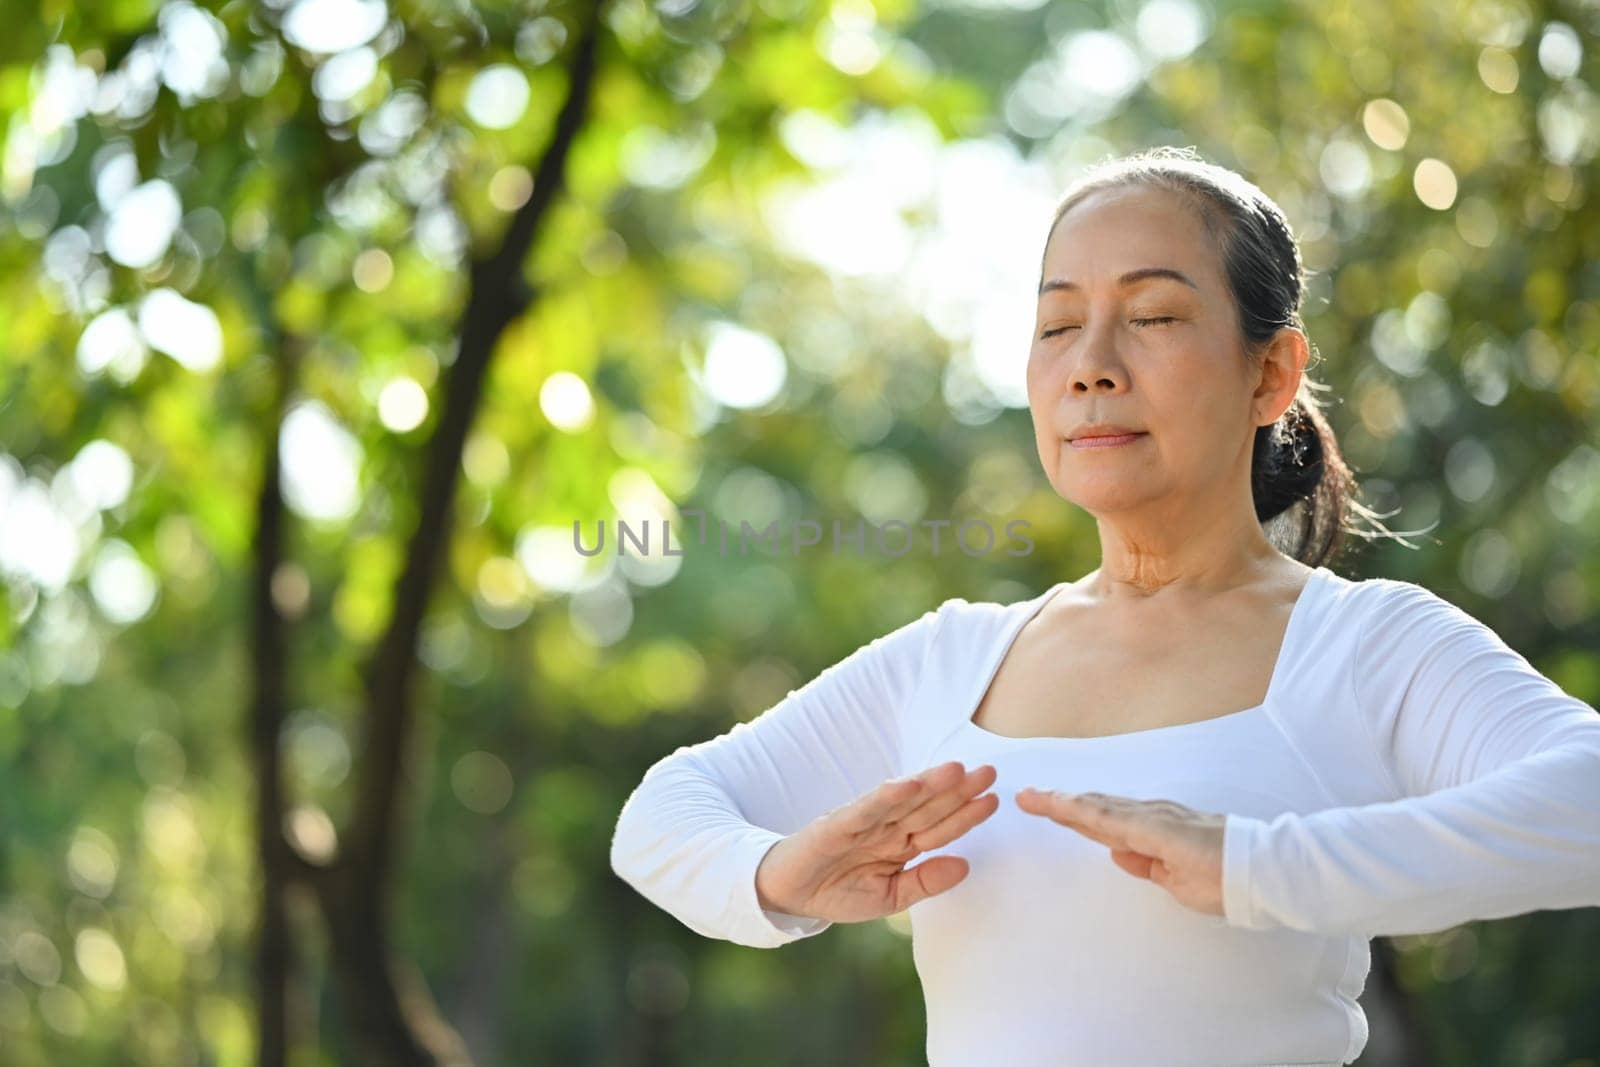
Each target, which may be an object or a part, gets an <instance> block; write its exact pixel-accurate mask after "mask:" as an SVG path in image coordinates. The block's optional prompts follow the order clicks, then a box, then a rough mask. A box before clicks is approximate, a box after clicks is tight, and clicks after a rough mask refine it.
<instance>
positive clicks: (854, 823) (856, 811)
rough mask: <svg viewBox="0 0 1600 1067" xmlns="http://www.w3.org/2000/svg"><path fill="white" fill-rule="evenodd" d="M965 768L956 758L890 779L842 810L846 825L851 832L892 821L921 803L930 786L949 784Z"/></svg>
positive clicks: (866, 831)
mask: <svg viewBox="0 0 1600 1067" xmlns="http://www.w3.org/2000/svg"><path fill="white" fill-rule="evenodd" d="M963 770H964V768H963V767H962V765H961V764H960V763H959V762H957V761H951V762H949V763H941V764H939V765H938V766H936V767H930V768H928V769H927V770H924V771H921V772H919V773H917V774H912V775H906V776H904V777H900V778H890V779H889V780H888V781H886V782H883V783H882V784H881V785H879V786H878V787H877V788H876V789H874V790H873V791H872V792H870V793H868V794H867V795H866V796H864V797H862V798H861V799H860V800H858V801H857V802H855V803H853V804H850V805H848V806H846V807H845V808H843V809H841V815H842V816H843V820H844V827H845V829H846V830H848V831H850V832H851V833H856V834H860V833H868V832H870V831H872V830H875V829H877V828H878V827H879V826H881V825H883V824H884V823H886V822H893V821H894V820H896V819H899V818H901V817H902V816H904V815H905V814H906V813H907V812H909V811H912V810H913V809H915V808H916V806H917V805H918V804H919V803H921V801H922V798H923V796H924V794H925V793H927V792H928V791H929V790H930V788H936V787H938V786H940V785H948V784H949V782H950V779H951V777H952V776H955V777H958V778H959V776H960V775H961V773H962V772H963Z"/></svg>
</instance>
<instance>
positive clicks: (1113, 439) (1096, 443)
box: [1067, 430, 1149, 448]
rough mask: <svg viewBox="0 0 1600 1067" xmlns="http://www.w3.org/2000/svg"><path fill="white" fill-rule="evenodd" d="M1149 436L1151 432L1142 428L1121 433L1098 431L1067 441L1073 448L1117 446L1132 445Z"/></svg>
mask: <svg viewBox="0 0 1600 1067" xmlns="http://www.w3.org/2000/svg"><path fill="white" fill-rule="evenodd" d="M1148 436H1149V434H1147V433H1145V432H1144V431H1142V430H1141V431H1135V432H1131V433H1120V434H1115V433H1114V434H1106V433H1099V432H1096V433H1093V434H1085V435H1084V436H1082V437H1075V438H1071V439H1069V440H1068V442H1067V443H1068V444H1069V445H1071V446H1072V447H1073V448H1117V447H1120V446H1122V445H1131V444H1133V443H1135V442H1137V441H1142V440H1143V439H1144V438H1146V437H1148Z"/></svg>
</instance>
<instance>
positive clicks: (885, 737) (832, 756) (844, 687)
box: [611, 601, 949, 948]
mask: <svg viewBox="0 0 1600 1067" xmlns="http://www.w3.org/2000/svg"><path fill="white" fill-rule="evenodd" d="M946 603H949V601H946ZM941 608H942V605H941ZM939 618H940V614H939V609H936V610H933V611H928V612H926V613H925V614H923V615H922V616H921V617H920V618H918V619H916V620H914V621H912V622H910V623H907V624H906V625H904V626H902V627H900V628H899V629H897V630H894V631H892V632H890V633H887V634H884V635H883V636H881V637H878V638H877V639H875V640H873V641H872V642H870V643H869V644H866V645H863V646H862V647H860V648H858V649H856V650H855V651H854V652H852V653H851V654H850V655H849V656H847V657H845V658H844V659H842V660H840V661H839V662H837V663H835V664H833V665H832V666H831V667H828V668H827V669H826V670H824V671H822V672H821V673H820V674H819V675H817V676H816V677H815V678H814V679H812V680H811V681H810V682H809V683H807V684H806V685H805V686H803V687H802V688H800V689H797V690H791V691H790V692H789V694H788V695H787V696H786V697H785V698H784V699H783V700H781V701H779V702H778V703H777V704H775V705H773V706H772V707H770V708H768V709H767V710H766V711H764V712H762V713H761V714H760V715H759V716H757V717H756V718H755V719H753V720H751V721H749V722H742V723H739V724H737V725H735V726H734V727H733V728H732V729H731V730H730V731H728V732H727V733H724V734H722V735H720V736H718V737H714V738H711V739H710V740H707V741H702V742H700V743H699V744H695V745H686V746H682V747H680V748H678V749H677V750H676V751H674V752H672V753H671V754H669V755H667V756H665V757H663V758H662V759H660V760H658V761H657V762H656V763H655V764H654V765H652V766H651V767H650V768H649V770H647V771H646V772H645V774H644V777H643V779H642V780H641V781H640V783H639V784H638V786H637V787H635V789H634V790H633V792H632V794H631V795H630V796H629V797H628V799H627V801H626V802H625V803H624V804H623V807H622V811H621V813H620V814H619V816H618V818H617V825H616V830H615V832H614V834H613V837H612V842H611V868H612V870H613V871H615V872H616V873H617V875H618V876H619V877H621V878H622V879H623V880H624V881H626V882H627V883H628V884H629V885H631V886H633V888H634V889H636V890H638V892H639V893H640V894H641V895H643V896H644V897H645V898H646V899H647V900H649V901H650V902H651V903H653V904H655V905H656V906H658V907H660V908H662V909H663V910H665V911H667V912H669V913H670V914H672V915H673V916H674V917H676V918H677V919H678V920H679V921H680V922H682V923H683V924H684V925H685V926H688V927H689V928H690V929H691V930H694V931H695V932H696V933H699V934H702V935H704V936H706V937H714V938H719V939H722V940H727V941H732V942H734V943H736V944H740V945H748V946H750V947H753V948H775V947H777V946H779V945H783V944H787V943H788V942H790V941H795V940H798V939H800V938H802V937H811V936H813V935H815V934H819V933H821V932H822V931H823V930H825V929H827V928H828V927H829V926H831V925H832V923H831V922H829V921H827V920H823V919H814V918H805V917H800V916H792V915H785V914H783V913H781V912H775V911H770V910H767V909H764V908H762V907H761V906H760V903H759V901H758V899H757V896H756V888H755V873H756V868H757V867H758V866H759V865H760V863H761V859H762V857H763V856H765V855H766V853H767V851H768V850H769V849H770V848H771V847H772V846H773V845H775V844H776V843H777V842H778V841H780V840H782V839H783V838H784V837H786V836H787V835H789V834H791V833H793V832H795V831H796V830H799V829H800V828H802V827H803V826H805V825H806V824H807V823H809V822H811V821H812V820H813V819H816V818H817V817H818V816H820V815H823V814H825V813H826V812H829V811H832V810H833V809H835V808H838V807H841V806H843V805H844V804H847V803H849V802H850V801H852V800H854V799H856V798H857V797H859V796H861V795H863V794H865V793H867V792H870V791H871V790H873V789H875V788H877V787H878V786H879V785H880V784H882V782H883V781H885V780H886V779H888V778H892V777H895V776H897V775H898V774H899V773H900V753H901V723H902V720H903V716H904V715H905V714H906V712H907V709H906V704H907V702H908V700H909V697H910V695H911V693H912V691H913V689H914V688H915V685H916V681H917V678H918V676H919V674H920V673H921V668H922V664H923V662H924V659H925V657H926V656H927V654H928V650H929V648H930V647H931V644H932V638H933V634H934V631H935V628H936V626H937V625H938V621H939Z"/></svg>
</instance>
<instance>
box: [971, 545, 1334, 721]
mask: <svg viewBox="0 0 1600 1067" xmlns="http://www.w3.org/2000/svg"><path fill="white" fill-rule="evenodd" d="M1332 573H1333V572H1331V571H1329V570H1328V569H1327V568H1326V567H1323V566H1318V567H1314V568H1312V571H1311V574H1310V575H1308V576H1307V578H1306V581H1305V584H1304V585H1302V586H1301V587H1300V592H1299V593H1297V594H1296V595H1295V600H1294V604H1293V606H1292V607H1291V608H1290V609H1289V621H1288V623H1287V624H1286V625H1285V626H1284V631H1283V641H1282V643H1281V644H1280V645H1279V646H1278V654H1277V657H1276V658H1275V659H1274V660H1273V663H1272V674H1271V675H1270V676H1269V677H1268V679H1267V691H1266V695H1265V696H1264V697H1263V698H1262V700H1261V703H1259V704H1255V705H1252V706H1250V707H1248V708H1240V709H1239V710H1237V711H1229V712H1224V713H1223V714H1221V715H1212V716H1210V717H1209V718H1205V719H1193V720H1190V721H1189V722H1180V723H1172V724H1171V725H1168V726H1151V727H1148V728H1146V729H1143V730H1123V731H1120V732H1118V733H1114V734H1090V735H1088V736H1084V737H1072V736H1063V735H1059V734H1038V735H1035V736H1032V737H1011V736H1009V735H1007V734H997V733H995V732H994V731H993V730H988V729H985V728H984V727H982V726H979V725H978V724H977V723H975V722H973V721H972V717H973V716H974V715H976V714H977V713H978V709H979V707H981V706H982V704H983V701H984V698H985V697H987V696H988V695H989V690H990V689H991V688H992V687H993V686H994V680H995V678H996V676H998V675H999V673H1000V666H1001V664H1003V663H1004V662H1005V660H1006V657H1007V656H1008V655H1010V654H1011V649H1012V648H1013V647H1014V646H1015V645H1016V643H1017V638H1018V637H1019V636H1021V634H1022V630H1023V627H1025V626H1027V625H1028V623H1029V622H1030V621H1032V620H1033V619H1034V618H1035V617H1036V616H1037V615H1038V614H1039V613H1040V612H1041V611H1043V610H1044V607H1045V605H1046V604H1048V603H1050V601H1052V600H1054V599H1055V598H1056V596H1057V595H1058V594H1059V593H1060V592H1061V589H1062V588H1063V587H1064V586H1068V585H1071V584H1072V583H1071V582H1070V581H1060V582H1057V583H1056V584H1055V585H1053V586H1051V587H1050V588H1049V589H1046V590H1045V591H1044V592H1043V593H1041V594H1039V595H1038V596H1037V597H1035V598H1034V600H1033V606H1032V607H1030V608H1028V609H1027V610H1025V611H1023V612H1021V613H1020V614H1021V617H1020V618H1019V620H1018V621H1017V622H1016V624H1015V625H1014V626H1013V627H1012V628H1011V631H1010V633H1008V634H1007V635H1006V636H1005V639H1004V641H1003V642H1002V643H1001V645H1000V648H999V649H998V650H997V652H996V653H995V656H994V658H993V660H992V661H991V662H990V664H989V669H988V671H987V672H985V675H984V680H983V684H982V685H981V686H980V687H979V688H978V693H977V696H976V697H975V698H974V699H973V701H972V703H971V705H970V706H969V707H968V708H967V711H966V714H965V715H964V716H962V723H961V724H962V727H963V728H964V729H965V730H966V731H967V732H968V733H973V734H976V735H977V736H978V737H981V738H985V739H987V740H989V741H991V742H994V743H996V744H1000V745H1039V744H1041V743H1042V744H1056V745H1091V744H1096V743H1105V742H1115V741H1120V740H1123V739H1125V738H1141V737H1150V736H1157V735H1160V736H1165V735H1168V734H1172V733H1176V732H1179V731H1183V730H1192V729H1194V728H1196V727H1203V726H1208V725H1210V724H1212V723H1220V722H1224V721H1228V720H1237V719H1241V718H1249V717H1252V716H1255V715H1259V714H1261V713H1262V712H1264V711H1266V709H1267V708H1268V707H1269V706H1270V705H1271V704H1272V702H1273V698H1274V697H1275V696H1276V695H1277V692H1278V690H1279V689H1280V688H1281V686H1282V682H1283V679H1282V674H1283V669H1284V666H1283V665H1284V660H1285V659H1286V658H1287V653H1288V651H1289V646H1290V642H1292V641H1294V640H1295V639H1296V638H1297V637H1298V636H1299V631H1300V629H1301V628H1302V627H1303V625H1304V623H1303V622H1302V616H1304V615H1305V613H1306V607H1307V605H1308V603H1309V602H1310V601H1311V599H1312V596H1313V587H1314V586H1316V585H1317V583H1318V582H1319V581H1321V580H1322V579H1324V578H1327V577H1331V576H1332Z"/></svg>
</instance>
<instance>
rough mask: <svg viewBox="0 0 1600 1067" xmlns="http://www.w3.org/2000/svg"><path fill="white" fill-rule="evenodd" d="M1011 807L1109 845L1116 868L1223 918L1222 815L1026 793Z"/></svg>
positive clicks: (1162, 804)
mask: <svg viewBox="0 0 1600 1067" xmlns="http://www.w3.org/2000/svg"><path fill="white" fill-rule="evenodd" d="M1017 807H1019V808H1021V809H1022V810H1023V811H1025V812H1027V813H1028V814H1029V815H1043V816H1044V817H1046V818H1048V819H1050V820H1052V821H1054V822H1058V823H1060V824H1061V825H1062V826H1065V827H1067V828H1068V829H1071V830H1076V831H1078V833H1080V834H1082V835H1083V836H1085V837H1087V838H1090V839H1092V840H1095V841H1098V842H1100V843H1101V844H1103V845H1107V846H1109V847H1110V849H1111V859H1112V862H1114V863H1116V865H1117V866H1118V867H1121V868H1122V869H1123V870H1125V871H1127V872H1128V873H1129V874H1132V875H1137V876H1138V877H1140V878H1147V879H1149V880H1150V881H1152V882H1154V883H1155V884H1156V885H1158V886H1160V887H1161V888H1162V889H1165V890H1166V891H1167V892H1169V893H1171V894H1172V895H1173V897H1174V898H1176V899H1177V901H1178V903H1180V904H1182V905H1184V906H1185V907H1189V908H1193V909H1194V910H1195V911H1198V912H1201V913H1202V914H1205V915H1222V914H1224V912H1223V909H1222V831H1223V827H1224V825H1225V824H1226V821H1227V816H1225V815H1217V814H1212V813H1210V812H1202V811H1195V810H1194V809H1193V808H1186V807H1184V806H1183V805H1182V804H1178V803H1175V802H1173V801H1171V800H1135V799H1133V798H1132V797H1116V796H1107V795H1105V794H1104V793H1077V794H1072V793H1062V792H1059V791H1055V790H1048V789H1044V790H1041V789H1032V788H1029V789H1022V790H1019V791H1018V792H1017Z"/></svg>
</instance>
